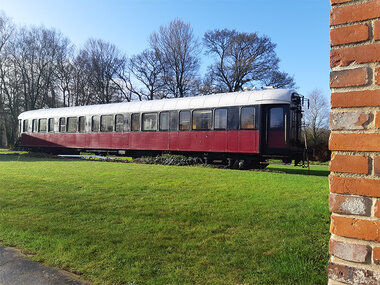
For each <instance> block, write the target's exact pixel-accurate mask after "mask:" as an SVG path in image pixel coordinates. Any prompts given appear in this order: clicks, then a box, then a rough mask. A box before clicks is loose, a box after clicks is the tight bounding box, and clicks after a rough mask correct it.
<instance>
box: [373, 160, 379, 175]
mask: <svg viewBox="0 0 380 285" xmlns="http://www.w3.org/2000/svg"><path fill="white" fill-rule="evenodd" d="M373 168H374V170H375V175H376V176H380V156H375V158H374V159H373Z"/></svg>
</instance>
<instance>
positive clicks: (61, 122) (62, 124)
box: [59, 118, 66, 133]
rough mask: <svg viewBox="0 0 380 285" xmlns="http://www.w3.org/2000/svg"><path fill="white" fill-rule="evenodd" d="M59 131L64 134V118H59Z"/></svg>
mask: <svg viewBox="0 0 380 285" xmlns="http://www.w3.org/2000/svg"><path fill="white" fill-rule="evenodd" d="M59 131H60V132H61V133H64V132H66V119H65V118H59Z"/></svg>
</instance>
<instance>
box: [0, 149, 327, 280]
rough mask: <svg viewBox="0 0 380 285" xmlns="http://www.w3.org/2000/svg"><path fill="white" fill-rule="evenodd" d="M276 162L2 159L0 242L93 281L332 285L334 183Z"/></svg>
mask: <svg viewBox="0 0 380 285" xmlns="http://www.w3.org/2000/svg"><path fill="white" fill-rule="evenodd" d="M273 167H274V168H275V169H272V171H275V172H259V171H233V170H222V169H213V168H204V167H175V166H161V165H160V166H158V165H140V164H120V163H104V162H97V161H85V160H63V159H50V158H35V157H28V156H22V155H21V156H14V155H13V156H10V155H2V156H0V240H2V243H3V244H5V245H10V246H15V247H18V248H20V249H22V250H23V251H24V252H27V253H29V254H31V255H32V256H33V259H34V260H37V261H42V262H44V263H45V264H49V265H53V266H57V267H60V268H64V269H68V270H70V271H72V272H75V273H78V274H81V275H82V277H83V278H84V279H88V280H91V281H93V282H94V283H95V284H194V283H197V284H246V283H249V284H326V283H327V278H326V275H327V273H326V264H327V260H328V249H327V245H328V238H329V233H328V228H329V212H328V205H327V201H328V181H327V178H326V177H325V175H321V176H319V175H310V176H305V175H297V174H288V173H285V172H292V169H294V168H293V167H291V166H278V165H274V166H269V169H271V168H273ZM297 169H298V171H300V170H299V168H297ZM306 171H307V170H306ZM318 171H322V172H323V171H325V173H327V169H326V168H323V167H322V169H320V170H318ZM279 172H282V173H279Z"/></svg>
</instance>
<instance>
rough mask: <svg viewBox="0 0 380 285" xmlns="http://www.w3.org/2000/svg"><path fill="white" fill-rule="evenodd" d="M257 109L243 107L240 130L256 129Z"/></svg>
mask: <svg viewBox="0 0 380 285" xmlns="http://www.w3.org/2000/svg"><path fill="white" fill-rule="evenodd" d="M255 110H256V108H255V107H243V108H241V114H240V128H241V129H254V128H255Z"/></svg>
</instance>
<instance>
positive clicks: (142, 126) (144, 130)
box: [141, 112, 159, 132]
mask: <svg viewBox="0 0 380 285" xmlns="http://www.w3.org/2000/svg"><path fill="white" fill-rule="evenodd" d="M146 115H156V129H152V130H146V129H145V127H144V117H145V116H146ZM141 123H142V124H141V130H142V131H143V132H157V130H158V123H159V122H158V113H157V112H149V113H142V114H141Z"/></svg>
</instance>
